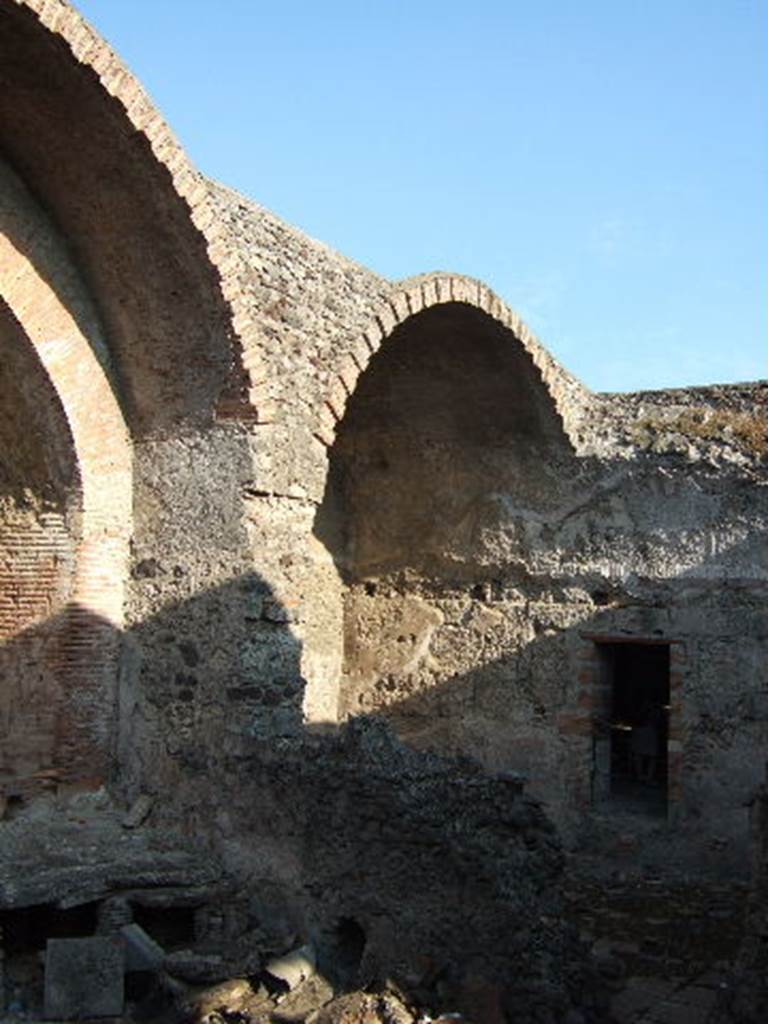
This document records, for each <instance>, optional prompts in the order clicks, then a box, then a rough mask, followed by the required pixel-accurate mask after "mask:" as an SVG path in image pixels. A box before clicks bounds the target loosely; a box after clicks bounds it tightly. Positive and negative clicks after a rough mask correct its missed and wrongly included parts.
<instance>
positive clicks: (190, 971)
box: [163, 949, 230, 984]
mask: <svg viewBox="0 0 768 1024" xmlns="http://www.w3.org/2000/svg"><path fill="white" fill-rule="evenodd" d="M163 966H164V967H165V970H166V971H167V972H168V973H169V974H171V975H173V977H174V978H181V980H182V981H187V982H191V983H193V984H201V983H205V982H211V981H224V980H225V979H226V978H227V977H228V976H229V974H230V965H229V963H228V961H226V960H223V959H222V958H221V957H220V956H217V955H216V954H213V953H209V954H204V953H194V952H193V951H192V950H191V949H180V950H177V951H176V952H175V953H169V954H168V955H167V956H166V957H165V958H164V961H163Z"/></svg>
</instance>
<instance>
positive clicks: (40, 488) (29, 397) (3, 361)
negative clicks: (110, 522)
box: [0, 299, 81, 515]
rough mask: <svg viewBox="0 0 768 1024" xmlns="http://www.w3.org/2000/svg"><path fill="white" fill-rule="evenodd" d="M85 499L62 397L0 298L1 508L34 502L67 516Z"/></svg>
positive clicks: (41, 507)
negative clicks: (60, 398)
mask: <svg viewBox="0 0 768 1024" xmlns="http://www.w3.org/2000/svg"><path fill="white" fill-rule="evenodd" d="M80 498H81V482H80V476H79V472H78V465H77V457H76V453H75V448H74V441H73V438H72V433H71V431H70V429H69V424H68V422H67V418H66V415H65V413H64V409H63V408H62V405H61V402H60V401H59V396H58V394H57V393H56V389H55V388H54V387H53V384H52V382H51V380H50V378H49V376H48V374H47V373H46V371H45V368H44V367H43V365H42V363H41V362H40V359H39V358H38V355H37V352H36V351H35V348H34V346H33V345H32V344H31V343H30V341H29V339H28V338H27V336H26V335H25V333H24V331H23V329H22V327H21V324H19V322H18V320H17V319H16V318H15V316H14V315H13V314H12V313H11V311H10V309H9V308H8V306H7V305H6V304H5V302H3V301H2V299H0V507H2V505H3V503H4V502H7V501H10V502H11V503H12V504H13V505H15V506H24V505H26V504H28V503H29V502H32V503H33V504H34V505H35V506H36V508H38V509H51V510H54V511H56V512H58V513H60V514H62V515H66V514H67V513H70V512H77V511H78V509H79V504H80ZM6 507H7V504H6Z"/></svg>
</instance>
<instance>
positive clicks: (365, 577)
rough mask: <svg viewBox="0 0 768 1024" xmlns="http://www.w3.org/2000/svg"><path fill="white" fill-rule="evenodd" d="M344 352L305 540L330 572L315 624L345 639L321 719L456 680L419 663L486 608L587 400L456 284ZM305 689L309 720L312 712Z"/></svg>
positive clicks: (551, 504) (431, 293)
mask: <svg viewBox="0 0 768 1024" xmlns="http://www.w3.org/2000/svg"><path fill="white" fill-rule="evenodd" d="M348 351H349V352H352V353H355V355H354V356H353V355H351V354H350V355H349V356H346V357H344V363H343V366H342V368H341V369H340V371H339V374H338V378H337V381H336V383H335V385H334V387H333V388H332V390H331V392H330V393H329V394H328V397H327V401H326V406H325V412H324V413H321V422H320V423H318V426H317V430H316V436H317V437H318V438H319V439H320V440H321V441H322V442H323V443H324V444H325V445H327V446H328V450H329V469H328V477H327V481H326V489H325V494H324V497H323V501H322V503H321V504H320V507H319V509H318V514H317V517H316V520H315V536H316V537H317V539H318V540H319V541H320V543H321V545H322V546H323V549H324V550H325V551H326V552H327V555H328V556H329V558H330V559H331V560H332V562H333V565H334V566H335V569H336V573H337V575H336V577H335V578H332V576H331V574H330V572H329V570H328V566H327V565H326V566H325V567H324V568H325V581H326V587H327V600H326V601H325V603H324V605H325V606H324V609H323V614H324V616H325V620H326V621H329V620H330V619H331V617H332V611H333V610H334V609H335V615H336V620H337V621H339V623H340V624H339V628H338V632H339V636H340V637H341V639H340V641H339V644H338V646H337V649H336V652H335V654H336V665H337V669H338V678H339V681H340V682H339V685H338V690H337V692H336V693H335V694H334V693H330V700H326V702H325V705H324V711H325V714H326V715H327V714H328V708H329V706H330V704H331V703H332V702H333V701H334V700H336V702H337V704H336V706H337V709H338V711H337V713H338V714H340V716H341V717H346V716H348V715H351V714H355V713H359V712H360V711H373V712H377V713H378V712H382V711H386V710H387V709H389V708H394V707H396V706H397V705H398V704H399V705H401V706H405V704H407V703H408V702H407V700H406V695H407V694H409V693H410V692H411V688H412V687H414V686H415V687H416V689H419V688H427V689H428V688H429V687H431V686H432V685H435V686H437V685H442V683H443V682H445V680H446V679H447V677H448V676H450V675H455V674H456V673H457V672H458V671H459V669H461V671H464V670H465V669H466V668H467V666H466V665H464V664H463V663H462V661H461V657H460V655H459V653H458V652H457V651H454V652H453V653H452V654H451V655H450V657H449V656H448V655H446V656H445V659H444V662H443V664H442V665H439V664H438V663H437V662H436V661H434V659H432V656H431V654H430V649H431V645H432V642H433V639H435V638H437V645H438V647H440V648H441V649H443V650H447V649H448V648H450V647H451V641H449V639H446V638H448V637H450V636H452V635H456V630H455V628H454V625H450V624H449V625H448V626H447V628H446V629H445V630H444V631H443V632H442V633H441V630H443V626H444V625H446V623H447V622H448V618H446V616H447V614H448V613H446V612H445V609H446V608H449V607H456V606H457V605H458V604H462V605H463V603H467V602H468V604H469V605H473V603H474V604H482V603H483V601H484V595H485V594H486V593H487V592H488V591H489V588H490V589H491V590H492V589H493V588H494V587H498V586H499V582H498V580H499V578H500V577H502V576H504V575H506V574H507V567H508V565H510V564H511V565H514V564H515V561H516V559H522V557H523V554H522V553H523V552H524V551H525V550H527V549H528V547H529V546H530V543H531V537H530V536H529V527H530V526H531V524H533V525H534V526H535V524H536V523H538V522H542V521H544V520H545V519H546V517H547V515H549V514H550V513H551V512H552V511H553V509H554V508H556V506H557V501H558V500H559V498H560V497H561V491H562V488H563V481H566V480H567V479H568V478H569V475H570V473H571V472H572V468H573V467H572V462H573V459H574V457H575V455H576V446H577V443H578V426H579V420H578V416H579V414H580V412H581V410H582V408H583V406H584V404H585V403H586V401H587V393H586V391H585V389H583V388H582V387H581V385H580V384H579V383H578V382H577V381H575V380H574V379H573V378H571V377H569V375H568V374H567V373H566V372H565V371H563V370H562V369H561V368H560V367H558V365H557V364H556V362H555V361H554V360H553V359H552V358H551V357H550V356H549V354H548V353H547V352H546V351H545V350H544V349H543V348H542V346H541V345H540V344H539V343H538V341H537V340H536V339H535V338H534V337H533V335H532V334H531V333H530V331H528V329H527V328H526V327H525V325H524V324H522V322H521V321H520V320H519V318H518V317H516V316H515V314H513V313H512V312H511V311H510V310H509V309H508V308H507V307H506V306H504V305H503V304H502V303H501V302H500V300H499V299H498V298H497V297H496V296H494V295H493V293H491V292H490V291H489V290H488V289H487V288H485V286H483V285H481V284H479V283H478V282H476V281H472V280H468V279H466V278H460V277H456V276H449V275H430V276H429V277H426V278H419V279H416V280H415V281H411V282H406V284H405V285H403V286H401V288H400V289H398V290H396V291H395V292H394V293H393V297H392V298H391V299H390V300H389V301H388V302H386V303H385V304H383V305H381V306H380V307H379V308H378V310H377V311H376V313H375V316H374V318H373V322H372V325H371V326H370V327H369V329H368V330H367V331H366V333H365V335H364V336H363V338H362V339H359V340H358V344H357V345H356V346H355V347H352V348H351V349H348ZM533 543H535V540H534V541H533ZM520 571H521V572H522V573H523V575H524V574H525V571H526V570H525V568H524V567H523V565H522V562H521V564H520ZM326 633H327V630H326ZM329 646H330V645H328V644H327V643H326V644H325V646H324V650H323V653H324V656H325V657H324V663H325V665H326V666H327V665H328V664H330V662H331V660H332V652H330V650H329ZM438 661H439V659H438ZM328 676H329V673H328V672H327V669H326V673H325V678H326V683H327V681H328ZM308 680H309V684H310V685H309V687H308V695H307V700H306V702H305V708H306V710H307V711H308V712H310V713H311V712H312V711H314V710H317V709H320V708H321V706H322V702H321V700H320V699H319V696H313V695H312V687H313V685H314V682H315V681H314V680H313V678H312V677H311V675H310V674H308ZM414 680H416V682H414ZM319 689H320V688H318V690H319ZM331 689H332V687H331Z"/></svg>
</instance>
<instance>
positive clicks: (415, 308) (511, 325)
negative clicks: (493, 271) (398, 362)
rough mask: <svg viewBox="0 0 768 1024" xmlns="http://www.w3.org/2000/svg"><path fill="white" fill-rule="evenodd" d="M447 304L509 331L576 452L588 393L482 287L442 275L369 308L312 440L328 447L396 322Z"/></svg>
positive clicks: (404, 285)
mask: <svg viewBox="0 0 768 1024" xmlns="http://www.w3.org/2000/svg"><path fill="white" fill-rule="evenodd" d="M450 303H461V304H463V305H466V306H471V307H473V308H474V309H478V310H480V311H481V312H483V313H485V314H486V315H487V316H488V317H490V318H491V319H492V320H495V321H497V322H498V323H500V324H502V325H503V326H504V327H505V328H507V329H508V330H509V332H510V336H511V338H512V339H514V340H515V341H516V342H517V343H518V344H519V345H521V346H522V347H523V349H524V351H525V352H526V353H527V355H528V357H529V358H530V360H531V363H532V364H533V366H534V367H535V370H536V371H537V373H538V375H539V377H540V378H541V381H542V384H543V386H544V388H545V389H546V391H547V393H548V394H549V397H550V399H551V402H552V408H553V409H554V411H555V413H556V415H557V417H558V418H559V420H560V422H561V424H562V427H563V432H564V434H565V437H566V438H567V440H568V442H569V443H570V445H571V446H572V447H573V448H574V450H576V451H577V452H578V451H579V449H580V445H581V422H582V418H583V416H584V412H585V409H586V407H587V406H588V403H589V400H590V392H589V391H588V390H587V389H586V388H585V387H584V385H583V384H581V382H580V381H578V380H577V379H576V378H575V377H573V376H571V375H570V374H569V373H568V372H567V371H566V370H564V369H563V368H562V367H561V366H560V365H559V364H558V363H557V362H556V361H555V359H554V358H553V357H552V356H551V355H550V354H549V352H547V350H546V349H545V348H544V346H543V345H542V344H541V342H540V341H539V340H538V339H537V338H536V336H535V335H534V334H533V332H532V331H531V330H530V329H529V328H528V327H527V326H526V324H525V323H524V322H523V321H522V320H521V318H520V317H519V316H518V315H517V314H516V313H515V312H514V311H513V310H512V309H510V307H509V306H507V304H506V303H505V302H503V301H502V300H501V299H500V298H499V297H498V296H497V295H496V294H495V293H494V292H493V291H491V289H490V288H488V286H487V285H485V284H483V283H482V282H481V281H477V280H475V279H474V278H470V277H465V276H463V275H459V274H444V273H434V274H425V275H423V276H420V277H414V278H410V279H408V280H406V281H403V282H401V283H400V284H398V285H396V286H395V287H394V288H393V290H392V293H391V294H390V296H389V297H388V298H387V299H386V300H384V301H383V302H381V303H380V304H379V305H378V306H377V307H376V308H375V309H374V310H373V312H372V314H371V316H370V318H369V321H368V325H367V326H366V327H365V328H364V330H362V331H361V332H360V334H359V335H358V336H357V337H355V338H353V339H351V342H350V344H349V346H348V347H347V350H346V352H345V354H344V356H343V357H342V360H341V365H340V367H339V368H338V370H337V372H336V373H335V375H334V377H333V378H332V380H331V383H330V386H329V387H328V390H327V392H326V395H325V399H324V402H323V404H322V407H321V409H320V412H319V415H318V417H317V421H316V424H315V429H314V434H315V437H317V438H318V440H320V441H321V442H322V443H323V444H324V445H325V446H326V447H330V446H331V445H332V444H333V442H334V439H335V437H336V429H337V425H338V423H339V422H340V421H341V419H342V417H343V416H344V412H345V410H346V407H347V402H348V400H349V398H350V397H351V395H352V393H353V391H354V389H355V386H356V384H357V380H358V378H359V376H360V374H361V373H362V372H363V371H364V370H365V368H366V367H367V366H368V363H369V362H370V360H371V358H372V357H373V356H374V355H375V354H376V353H377V352H378V351H379V349H380V348H381V347H382V346H383V345H385V344H386V342H387V339H388V338H389V337H390V336H391V335H392V333H393V331H394V330H395V329H396V328H397V327H398V326H399V325H400V324H403V323H405V321H406V320H408V319H409V318H410V317H411V316H415V315H416V314H417V313H421V312H423V311H424V310H427V309H431V308H433V307H435V306H440V305H447V304H450Z"/></svg>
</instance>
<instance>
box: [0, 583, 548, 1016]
mask: <svg viewBox="0 0 768 1024" xmlns="http://www.w3.org/2000/svg"><path fill="white" fill-rule="evenodd" d="M80 614H82V610H80ZM288 618H289V615H288V613H287V612H286V610H285V609H284V608H283V607H282V606H281V605H280V604H279V602H276V601H275V599H274V597H273V595H272V592H271V590H270V588H269V587H268V586H267V585H266V584H265V583H264V581H263V580H261V579H260V578H259V577H257V576H255V575H251V576H247V577H243V578H240V579H237V580H233V581H231V582H230V583H229V584H227V585H225V586H222V587H220V588H217V589H216V590H213V591H211V592H208V593H205V594H201V595H198V596H197V597H195V598H192V599H190V600H187V601H183V602H179V603H178V604H176V605H173V606H169V607H166V608H165V609H164V610H163V612H162V613H160V614H158V615H157V616H155V617H153V619H152V620H151V621H148V622H146V623H143V624H141V625H140V626H138V627H136V628H135V629H133V630H130V631H128V632H127V633H125V634H124V635H122V636H121V637H120V640H121V644H122V659H121V673H120V681H119V693H118V694H116V696H115V703H116V705H119V711H118V713H117V724H116V727H115V730H114V735H113V736H112V737H111V743H112V748H113V750H115V751H116V753H115V754H114V755H113V778H112V779H111V780H110V781H111V784H112V789H113V791H114V792H116V793H118V794H122V795H123V796H124V797H125V798H126V800H130V799H132V798H133V797H134V796H135V795H136V794H138V793H139V792H150V793H152V794H154V795H155V797H156V800H155V810H154V811H153V820H152V824H153V825H155V826H157V827H160V828H163V829H167V830H168V832H169V833H172V832H177V833H180V834H182V835H183V834H188V835H195V836H196V837H204V838H205V839H206V840H207V841H208V842H209V843H210V844H211V845H212V846H213V847H215V848H216V849H218V850H219V852H220V853H221V854H222V855H223V858H224V861H225V863H226V865H227V867H228V869H229V871H230V872H231V874H232V875H233V876H234V877H235V878H236V880H237V883H238V884H239V886H240V887H242V888H244V889H248V888H249V887H250V888H258V887H260V886H271V887H273V888H274V887H277V888H278V889H279V890H280V891H281V892H282V893H283V894H284V898H285V901H286V903H288V904H291V906H292V908H293V910H292V912H293V913H294V915H295V916H298V917H299V918H300V919H301V920H303V925H302V927H303V929H304V931H305V932H306V933H307V934H311V935H313V936H314V937H315V938H316V940H317V943H318V945H319V948H320V952H321V956H323V955H329V956H330V953H328V950H330V949H331V947H332V946H333V943H334V942H337V941H341V940H340V939H339V936H340V935H341V937H342V938H343V936H344V935H346V934H347V932H349V931H350V929H351V928H353V925H354V928H353V932H354V935H355V936H356V937H357V939H358V940H359V941H357V940H356V943H357V946H358V947H359V959H360V963H359V965H358V966H357V967H356V968H355V970H352V969H351V968H349V965H348V964H347V966H346V967H345V968H344V969H345V971H347V973H348V975H349V977H348V978H347V979H346V981H347V982H348V983H349V984H359V983H361V982H365V981H373V980H374V979H381V978H383V977H384V976H385V975H386V974H387V973H388V972H389V971H390V970H392V969H395V968H396V967H398V966H400V967H403V966H404V965H406V964H408V963H409V962H411V963H413V962H416V961H419V962H421V963H425V962H426V960H429V961H430V962H431V963H432V964H433V965H437V968H436V969H439V970H440V971H443V972H445V974H446V977H448V976H450V977H452V978H453V980H454V981H456V980H457V979H459V978H460V977H462V975H463V973H465V972H466V970H467V969H468V965H470V964H471V965H472V970H473V971H474V972H475V973H476V974H477V973H479V974H480V975H481V976H485V977H487V978H493V977H496V978H498V977H504V978H507V979H509V978H513V979H514V978H517V979H519V981H520V984H521V985H522V984H525V985H528V986H530V984H531V979H532V978H536V977H542V976H543V974H542V972H543V973H544V974H545V975H546V974H547V971H546V969H545V968H544V967H543V964H544V959H546V960H547V962H548V961H549V958H550V957H551V956H552V955H553V952H554V953H555V954H557V952H558V951H559V952H560V954H561V955H562V960H563V962H564V963H565V962H566V961H567V960H568V955H567V953H566V948H565V944H566V941H567V937H566V933H565V931H564V929H563V926H562V925H561V923H560V918H559V891H558V887H557V880H558V878H559V876H560V873H561V870H562V856H561V853H560V848H559V843H558V841H557V838H556V835H555V833H554V829H553V827H552V825H551V824H550V823H549V822H548V821H547V819H546V818H545V816H544V815H543V813H542V811H541V809H540V808H539V806H538V805H537V804H536V803H535V802H532V801H530V800H528V799H527V798H526V797H525V795H524V794H523V793H522V782H521V780H520V778H519V777H518V776H516V775H514V774H511V775H490V774H488V773H486V772H484V771H483V770H482V769H481V768H480V767H479V766H478V765H477V764H475V763H473V762H472V761H471V760H470V759H467V758H450V757H443V756H440V755H438V754H436V753H417V752H415V751H412V750H410V749H408V748H407V747H406V746H404V745H403V744H402V743H401V742H400V741H399V740H398V739H397V738H396V737H395V735H394V734H393V732H392V731H391V730H390V729H389V728H388V727H387V726H386V725H385V724H384V723H383V722H377V721H376V720H375V719H372V718H369V717H363V718H360V719H357V720H355V721H354V722H350V723H349V724H347V725H346V726H344V727H342V728H341V729H339V730H338V731H336V732H334V733H330V734H329V733H327V732H326V733H324V734H323V733H321V732H317V731H312V730H311V729H309V728H305V726H304V724H303V718H302V698H303V688H304V680H303V679H302V677H301V675H300V671H299V664H300V653H301V652H300V645H299V643H298V641H297V640H296V638H295V636H294V635H293V630H292V626H291V623H290V622H289V621H288ZM93 625H96V623H94V624H93ZM100 625H103V626H104V627H105V628H107V625H106V624H103V623H102V624H100ZM59 628H61V622H60V621H57V620H56V619H54V620H51V621H50V622H48V623H46V624H45V626H41V627H39V628H36V629H34V630H30V631H27V633H26V634H25V635H22V636H20V637H18V638H17V639H16V640H14V641H12V642H11V644H10V645H9V646H10V647H11V648H13V647H14V646H15V647H17V648H19V649H29V647H30V646H33V645H34V642H35V639H36V637H37V636H42V635H43V633H44V632H46V631H49V630H57V629H59ZM25 678H26V684H27V685H28V686H29V688H30V689H31V690H34V687H35V678H34V677H33V676H26V677H25ZM11 683H12V680H9V679H8V678H5V679H4V680H3V684H2V685H3V686H4V688H7V687H8V686H9V684H11ZM29 696H30V694H27V700H26V701H23V702H19V703H20V705H21V706H18V707H17V708H16V711H15V714H16V721H17V722H18V721H19V720H20V719H21V718H23V716H24V715H25V714H30V715H34V714H35V707H36V706H38V705H40V703H41V702H42V700H43V694H38V695H37V697H36V698H35V699H34V700H30V699H29ZM81 697H82V695H80V694H77V693H75V692H59V693H58V694H57V695H56V699H55V700H52V699H51V694H50V693H46V694H45V699H46V700H47V701H48V706H49V708H50V707H51V706H55V707H56V709H57V721H56V724H55V726H54V730H55V731H56V733H57V736H58V738H59V740H61V739H62V736H61V734H62V733H63V732H64V731H65V730H66V728H67V709H68V707H70V706H77V705H78V702H79V701H80V699H81ZM64 756H67V748H66V745H63V746H62V745H61V744H60V745H59V746H58V747H57V748H56V753H55V754H54V755H53V758H52V762H51V764H50V766H49V767H48V768H47V769H46V771H45V772H44V773H43V774H44V776H45V779H44V781H45V784H46V785H47V786H48V787H49V788H51V789H55V788H56V787H60V788H61V791H62V793H64V794H66V793H67V792H70V791H71V789H72V788H73V787H74V788H77V786H78V785H85V786H86V787H87V786H89V785H93V780H92V779H88V778H80V779H78V778H73V777H72V776H71V773H70V771H69V766H68V765H67V764H66V763H65V762H64V761H63V760H61V758H62V757H64ZM56 757H58V758H59V760H58V761H57V760H55V758H56ZM38 781H39V780H38ZM22 782H23V780H21V779H19V778H17V779H15V780H14V779H13V778H8V777H7V776H6V777H5V778H3V780H2V785H3V788H4V789H5V792H6V794H7V795H11V796H16V797H17V800H16V802H15V803H16V806H18V797H19V796H23V792H24V790H23V786H21V787H20V786H19V784H20V783H22ZM15 786H16V787H17V788H16V789H14V787H15ZM35 867H36V866H31V869H32V870H34V869H35ZM39 868H40V870H44V868H45V864H44V863H41V864H40V865H39ZM350 922H352V923H353V925H351V924H350ZM360 936H362V938H360ZM324 950H325V951H326V952H325V953H324V952H323V951H324ZM545 951H546V954H545ZM425 958H426V960H425ZM352 975H354V978H353V977H352ZM547 977H549V978H550V981H548V982H547V984H550V982H552V984H554V990H556V991H557V992H559V993H560V994H559V995H558V996H557V998H558V999H560V1001H561V1002H562V1005H563V1006H567V1005H568V998H567V996H566V993H565V982H564V980H563V978H562V977H561V976H558V977H557V978H555V979H554V980H552V979H551V976H550V975H547ZM342 980H343V979H342ZM542 984H544V982H542Z"/></svg>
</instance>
